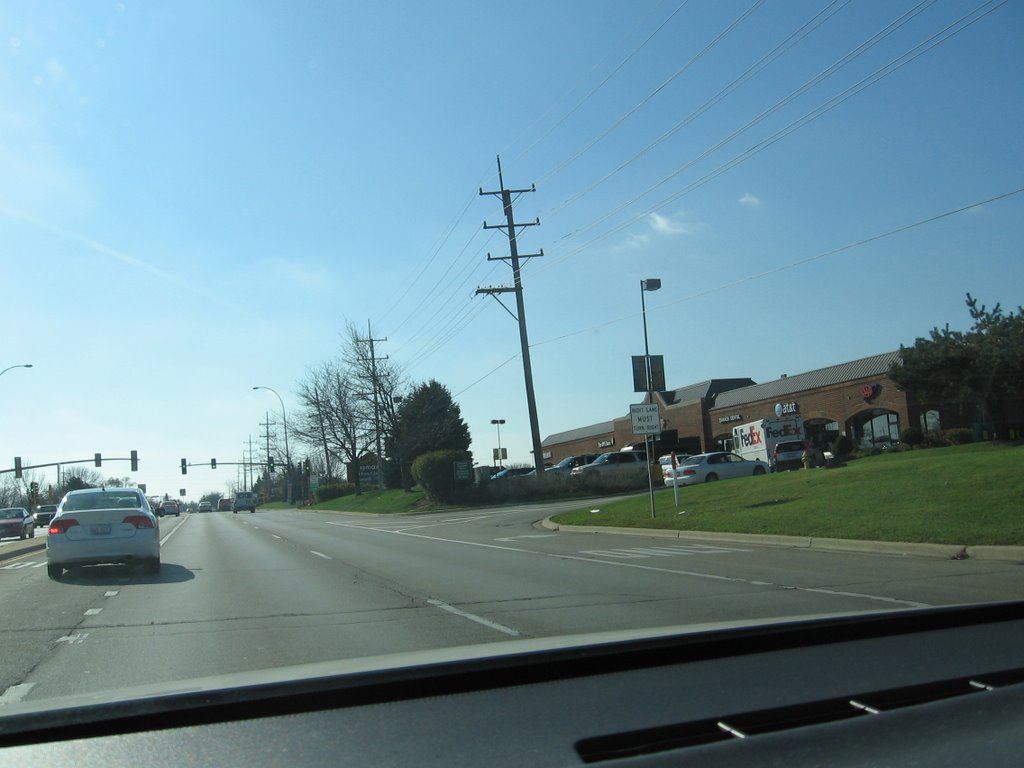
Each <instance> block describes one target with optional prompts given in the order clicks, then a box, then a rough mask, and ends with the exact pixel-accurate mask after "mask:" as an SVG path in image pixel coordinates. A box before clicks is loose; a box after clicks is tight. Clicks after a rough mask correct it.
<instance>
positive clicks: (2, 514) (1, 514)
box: [0, 509, 24, 520]
mask: <svg viewBox="0 0 1024 768" xmlns="http://www.w3.org/2000/svg"><path fill="white" fill-rule="evenodd" d="M23 516H24V513H23V512H22V511H21V510H20V509H0V520H19V519H21V518H22V517H23Z"/></svg>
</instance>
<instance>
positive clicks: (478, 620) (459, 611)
mask: <svg viewBox="0 0 1024 768" xmlns="http://www.w3.org/2000/svg"><path fill="white" fill-rule="evenodd" d="M427 602H428V603H429V604H430V605H432V606H434V607H435V608H440V609H441V610H442V611H448V613H453V614H455V615H456V616H461V617H462V618H464V619H469V620H470V621H475V622H476V623H477V624H483V625H484V626H485V627H490V628H491V629H495V630H497V631H498V632H504V633H505V634H506V635H511V636H512V637H519V635H520V634H521V633H520V632H518V631H516V630H514V629H512V627H506V626H505V625H504V624H499V623H498V622H496V621H491V620H490V619H485V618H484V617H483V616H477V615H476V614H475V613H469V612H468V611H464V610H462V609H461V608H456V607H455V606H454V605H448V603H445V602H442V601H440V600H427Z"/></svg>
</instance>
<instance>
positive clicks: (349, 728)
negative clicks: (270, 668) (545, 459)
mask: <svg viewBox="0 0 1024 768" xmlns="http://www.w3.org/2000/svg"><path fill="white" fill-rule="evenodd" d="M231 682H233V683H234V684H226V683H228V679H223V680H208V681H193V682H192V683H182V684H181V685H179V686H175V688H176V690H173V691H164V692H162V693H154V692H148V691H136V692H134V693H132V694H130V695H124V694H122V697H121V698H116V697H110V698H104V697H103V696H102V695H97V696H96V697H93V698H90V699H88V700H84V701H83V702H79V703H78V704H75V705H71V704H69V703H65V702H58V703H57V707H55V708H52V709H48V710H41V709H39V708H38V705H36V707H33V706H30V705H26V704H21V705H15V706H14V707H13V708H11V709H9V710H4V716H3V717H0V747H2V748H0V765H12V766H13V765H18V766H25V765H36V764H47V765H53V764H75V765H77V766H91V765H97V766H99V765H102V766H106V767H107V768H112V767H116V766H137V765H152V766H163V765H166V766H181V765H242V764H244V765H246V766H249V768H259V767H260V766H277V765H285V764H287V765H290V766H300V765H359V766H392V765H444V766H481V765H489V766H506V765H507V766H524V765H529V766H580V765H595V766H604V767H606V768H617V767H618V766H626V765H628V766H690V765H693V766H701V767H702V768H708V767H709V766H710V767H713V766H740V765H779V766H787V768H793V767H794V766H812V765H816V766H817V765H829V766H869V765H870V766H878V765H911V764H913V765H921V766H944V765H964V764H976V763H977V764H985V765H989V766H1002V765H1006V766H1009V765H1014V766H1015V765H1018V764H1019V763H1020V762H1021V755H1022V754H1024V684H1022V683H1024V603H1017V602H1014V603H998V604H991V605H983V606H963V607H951V608H941V609H924V610H914V611H893V612H882V613H873V614H867V615H856V616H831V617H824V618H813V619H793V620H782V621H776V622H769V623H762V624H758V625H753V626H750V625H740V624H736V625H723V626H716V627H698V628H685V629H678V628H677V629H665V630H658V631H655V632H653V633H644V634H641V633H623V634H620V635H615V636H613V635H608V636H602V637H600V638H591V641H590V642H586V641H585V640H584V639H583V638H579V637H577V638H572V639H570V640H566V639H564V638H559V639H555V640H550V641H546V640H537V641H520V642H514V643H498V644H493V645H489V646H474V647H473V648H471V649H465V648H457V649H449V650H440V651H428V652H422V653H419V654H404V655H401V656H397V657H382V658H379V659H367V660H351V661H348V662H339V663H338V664H334V665H307V666H306V667H304V668H302V669H301V670H299V669H297V668H295V669H292V668H289V669H288V670H280V671H275V672H266V673H254V674H253V675H249V676H244V677H237V678H234V679H233V680H232V681H231Z"/></svg>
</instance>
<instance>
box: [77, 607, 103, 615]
mask: <svg viewBox="0 0 1024 768" xmlns="http://www.w3.org/2000/svg"><path fill="white" fill-rule="evenodd" d="M102 612H103V609H102V608H90V609H89V610H87V611H86V612H85V613H84V614H82V615H83V616H95V615H96V614H98V613H102Z"/></svg>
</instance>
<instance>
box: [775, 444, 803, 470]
mask: <svg viewBox="0 0 1024 768" xmlns="http://www.w3.org/2000/svg"><path fill="white" fill-rule="evenodd" d="M803 455H804V443H803V441H802V440H789V441H787V442H785V443H776V444H775V450H774V452H773V453H772V461H773V464H774V471H776V472H782V471H783V470H786V469H800V467H802V466H803V462H802V461H801V460H802V459H803Z"/></svg>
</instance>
